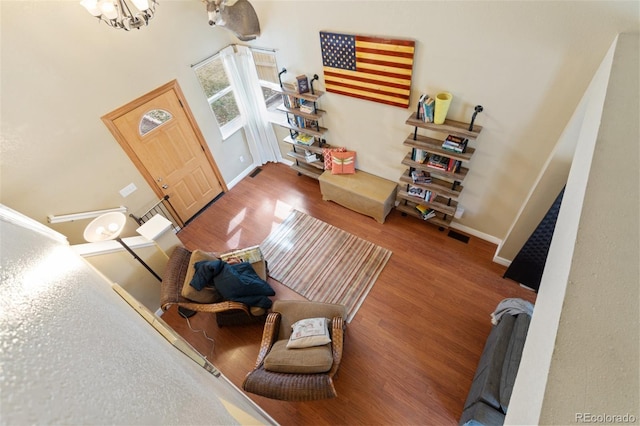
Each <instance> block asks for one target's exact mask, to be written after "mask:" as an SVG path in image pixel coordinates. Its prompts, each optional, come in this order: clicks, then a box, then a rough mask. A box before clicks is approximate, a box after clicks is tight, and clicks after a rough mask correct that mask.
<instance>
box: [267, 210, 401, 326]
mask: <svg viewBox="0 0 640 426" xmlns="http://www.w3.org/2000/svg"><path fill="white" fill-rule="evenodd" d="M260 249H261V250H262V254H263V255H264V258H265V259H266V260H267V262H268V265H269V275H270V276H271V277H272V278H273V279H275V280H277V281H279V282H281V283H282V284H284V285H285V286H287V287H289V288H290V289H292V290H294V291H295V292H297V293H299V294H301V295H302V296H304V297H306V298H307V299H309V300H312V301H314V302H325V303H339V304H342V305H345V306H346V307H347V318H346V321H347V322H349V321H351V320H352V319H353V317H354V315H355V314H356V312H357V311H358V309H359V308H360V305H361V304H362V302H364V299H365V298H366V297H367V294H368V293H369V291H370V290H371V288H372V287H373V284H374V283H375V281H376V279H377V278H378V275H380V272H382V269H383V268H384V266H385V265H386V263H387V261H388V260H389V258H390V257H391V251H390V250H387V249H385V248H382V247H380V246H377V245H375V244H373V243H370V242H368V241H365V240H363V239H361V238H358V237H356V236H355V235H352V234H349V233H348V232H346V231H343V230H341V229H339V228H336V227H335V226H333V225H329V224H328V223H325V222H322V221H320V220H318V219H316V218H314V217H311V216H309V215H306V214H304V213H302V212H299V211H297V210H294V211H292V212H291V214H289V216H288V217H287V218H286V219H285V220H284V221H283V222H282V223H281V224H280V226H279V227H278V228H277V229H276V230H275V231H273V232H272V233H271V235H269V236H268V237H267V238H266V239H265V240H264V241H263V242H262V244H260Z"/></svg>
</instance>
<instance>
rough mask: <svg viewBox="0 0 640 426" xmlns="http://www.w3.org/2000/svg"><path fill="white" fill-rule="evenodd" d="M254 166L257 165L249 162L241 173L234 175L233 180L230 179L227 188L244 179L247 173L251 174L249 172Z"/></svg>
mask: <svg viewBox="0 0 640 426" xmlns="http://www.w3.org/2000/svg"><path fill="white" fill-rule="evenodd" d="M256 167H258V165H257V164H251V165H250V166H249V167H247V168H246V169H244V170H243V171H242V173H240V174H239V175H238V176H236V178H235V179H234V180H232V181H231V182H229V183H227V188H229V189H231V188H233V187H234V186H236V185H237V184H238V183H239V182H240V181H241V180H242V179H244V178H246V177H247V176H249V174H251V172H252V171H254V170H255V168H256Z"/></svg>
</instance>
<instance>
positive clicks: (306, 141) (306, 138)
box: [294, 133, 315, 146]
mask: <svg viewBox="0 0 640 426" xmlns="http://www.w3.org/2000/svg"><path fill="white" fill-rule="evenodd" d="M294 140H295V141H296V142H297V143H300V144H302V145H307V146H308V145H311V144H313V142H314V141H315V139H314V137H313V136H311V135H307V134H306V133H298V135H297V136H296V137H295V138H294Z"/></svg>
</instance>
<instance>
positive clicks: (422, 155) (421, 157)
mask: <svg viewBox="0 0 640 426" xmlns="http://www.w3.org/2000/svg"><path fill="white" fill-rule="evenodd" d="M428 156H429V153H428V152H427V151H425V150H423V149H419V148H413V150H412V152H411V159H412V160H413V161H415V162H417V163H424V162H425V161H426V160H427V157H428Z"/></svg>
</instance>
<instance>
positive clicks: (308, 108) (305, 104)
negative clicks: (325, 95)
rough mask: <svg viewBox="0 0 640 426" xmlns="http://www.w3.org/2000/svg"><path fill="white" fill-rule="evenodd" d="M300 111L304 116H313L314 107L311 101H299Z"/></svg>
mask: <svg viewBox="0 0 640 426" xmlns="http://www.w3.org/2000/svg"><path fill="white" fill-rule="evenodd" d="M300 111H301V112H304V113H306V114H315V111H316V106H315V103H314V102H313V101H308V100H306V99H301V100H300Z"/></svg>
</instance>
